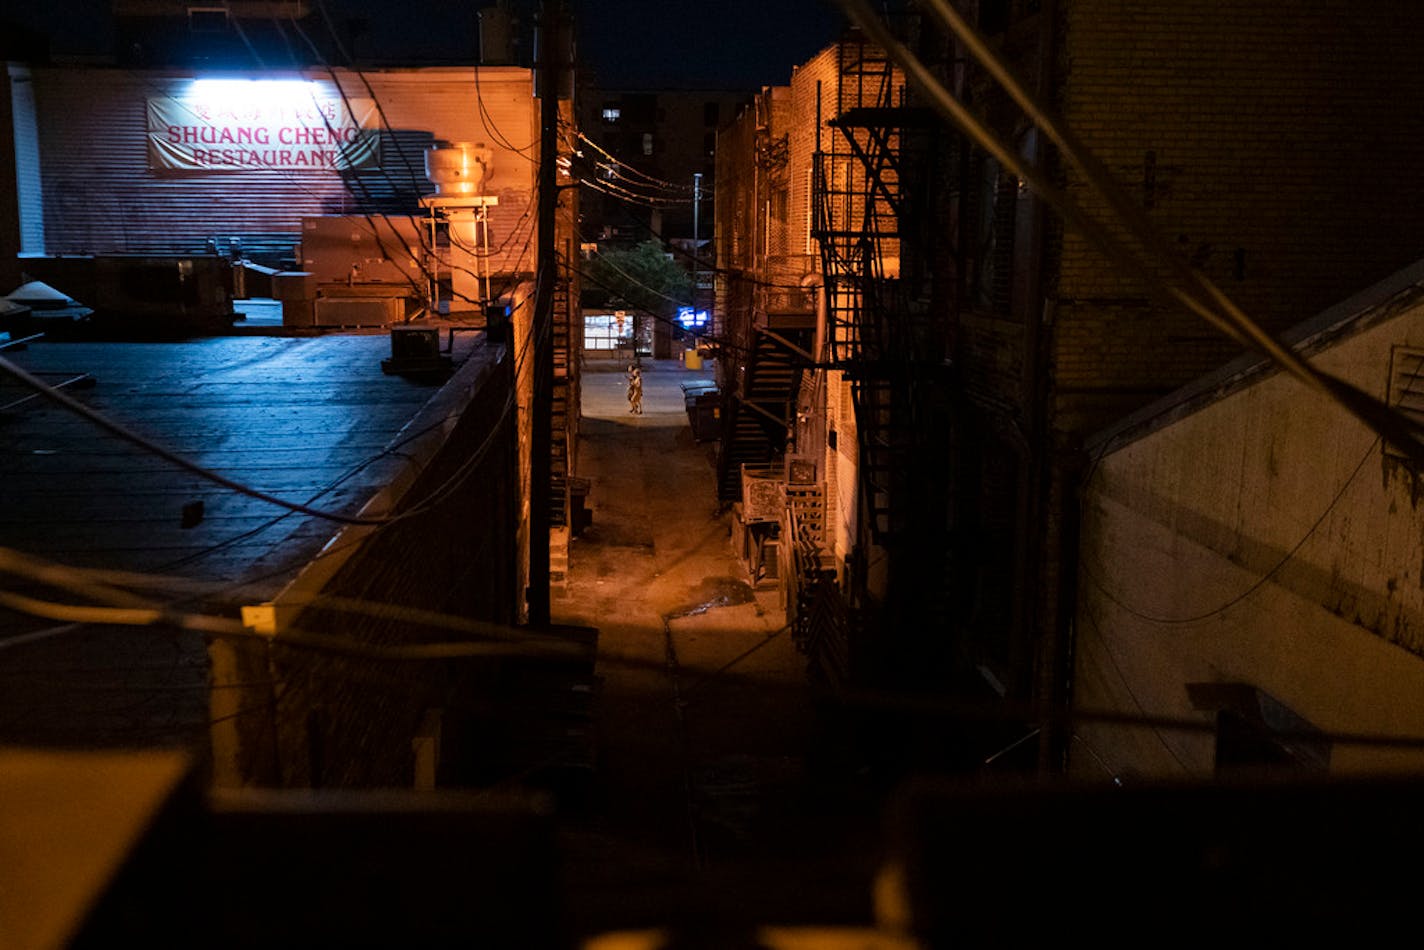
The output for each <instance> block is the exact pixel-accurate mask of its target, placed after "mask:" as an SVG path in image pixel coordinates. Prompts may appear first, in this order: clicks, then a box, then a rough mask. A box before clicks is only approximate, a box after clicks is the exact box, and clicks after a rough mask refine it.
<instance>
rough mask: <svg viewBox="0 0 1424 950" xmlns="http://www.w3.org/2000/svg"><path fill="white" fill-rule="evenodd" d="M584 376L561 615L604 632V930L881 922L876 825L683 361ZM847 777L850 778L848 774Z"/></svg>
mask: <svg viewBox="0 0 1424 950" xmlns="http://www.w3.org/2000/svg"><path fill="white" fill-rule="evenodd" d="M627 368H628V367H627V365H626V364H615V363H612V362H609V363H606V364H599V363H593V362H591V361H590V363H588V364H586V365H585V368H584V372H583V422H582V435H581V438H580V443H579V454H578V458H577V470H578V472H579V474H580V475H581V476H582V477H586V478H588V479H589V480H590V482H591V489H590V493H589V499H588V503H589V506H590V507H591V508H592V523H591V524H590V525H589V527H587V528H586V529H585V530H584V531H583V532H582V533H581V535H580V536H579V537H577V538H575V539H574V541H573V542H572V546H571V549H570V566H569V573H568V580H567V585H566V589H565V590H564V591H563V592H562V593H560V594H557V595H556V596H555V599H554V603H553V612H554V615H555V619H556V621H557V622H561V623H568V624H580V625H587V626H592V627H597V628H598V629H599V631H600V634H599V658H598V665H597V673H598V678H599V694H598V697H597V701H596V709H597V717H596V722H597V726H596V730H597V734H596V738H595V749H596V756H597V767H596V769H595V779H594V783H593V789H592V790H591V793H590V796H589V801H588V813H587V815H586V816H585V820H584V821H583V822H581V823H580V824H579V826H578V828H577V830H576V831H575V832H574V833H573V834H572V836H571V838H570V841H569V842H568V843H567V845H566V848H565V853H566V854H567V855H568V862H569V874H570V893H571V898H572V904H573V906H572V908H571V910H572V912H573V914H574V916H575V919H576V923H577V924H580V925H582V928H583V929H585V930H586V931H587V930H590V929H591V930H599V929H607V928H610V927H617V926H622V925H626V924H628V923H629V922H634V921H641V922H642V923H644V924H646V923H647V922H648V910H649V908H651V907H660V908H664V909H666V910H667V912H668V913H669V914H670V915H672V916H674V917H676V916H679V915H681V916H684V917H687V918H689V919H691V918H702V919H703V922H705V918H707V917H709V915H710V916H713V917H716V918H719V919H722V920H724V921H725V920H726V919H728V916H729V915H730V916H731V917H733V918H735V917H737V916H743V915H745V916H752V917H759V918H760V919H762V920H764V921H765V920H775V919H778V917H785V916H786V915H790V917H791V918H795V917H797V916H802V915H804V916H807V917H809V918H811V919H815V920H818V921H820V922H829V921H839V922H845V923H855V922H859V921H861V920H865V919H868V914H869V893H870V887H869V875H870V872H871V870H872V868H871V867H870V855H869V853H868V850H869V849H868V848H867V847H866V846H865V842H866V840H867V834H868V832H869V830H870V827H869V826H870V825H872V824H873V821H867V820H866V818H867V816H866V815H865V813H864V811H863V810H861V811H860V812H859V813H858V814H855V815H853V816H849V817H848V812H851V811H854V810H855V808H854V806H853V805H852V804H850V803H848V802H847V801H845V800H844V799H843V798H840V797H837V795H836V794H832V793H829V792H828V791H827V789H828V788H829V787H831V786H828V785H826V783H824V782H823V781H822V780H821V776H819V775H818V774H817V769H818V767H819V766H818V764H817V759H816V756H817V752H816V750H817V749H818V748H819V747H820V741H819V739H818V728H817V721H816V720H817V717H816V715H815V710H814V707H813V704H812V701H811V694H810V691H809V690H808V688H807V684H806V678H805V658H804V657H803V656H802V655H801V654H800V653H798V651H797V650H796V648H795V645H794V643H793V641H792V639H791V636H790V634H789V632H788V631H787V629H786V627H785V613H784V610H783V609H782V607H781V604H780V602H779V595H778V593H777V592H776V591H775V590H774V589H756V588H754V587H753V585H752V584H751V583H750V582H749V578H748V577H747V575H746V573H745V571H744V569H743V568H742V565H741V563H740V561H739V559H738V558H736V557H735V556H734V555H733V552H732V548H731V541H730V520H729V519H730V516H729V514H728V513H726V512H724V511H722V510H720V508H719V505H718V502H717V497H716V487H715V480H714V470H713V447H712V444H711V443H706V444H698V443H697V442H695V441H694V439H693V433H692V430H691V427H690V425H689V420H688V417H687V413H686V411H685V408H684V402H683V384H685V383H691V382H698V381H708V380H711V378H712V372H711V369H710V367H709V368H708V369H706V370H703V371H693V370H687V369H685V368H684V366H683V364H682V363H680V362H676V361H648V360H644V361H643V362H642V374H643V413H642V414H641V415H638V414H634V413H631V412H630V411H629V408H630V407H629V403H628V399H627V396H626V391H627V379H626V371H627ZM832 785H834V783H832Z"/></svg>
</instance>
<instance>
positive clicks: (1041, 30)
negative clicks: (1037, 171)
mask: <svg viewBox="0 0 1424 950" xmlns="http://www.w3.org/2000/svg"><path fill="white" fill-rule="evenodd" d="M1038 17H1039V27H1038V50H1037V58H1038V71H1037V75H1036V76H1035V83H1034V95H1035V97H1036V98H1037V99H1038V100H1039V101H1040V102H1051V101H1052V97H1053V95H1054V94H1055V92H1056V90H1057V70H1056V64H1055V57H1056V55H1057V49H1058V47H1057V31H1058V0H1044V2H1043V4H1042V6H1041V7H1040V9H1039V12H1038ZM1033 152H1034V154H1032V155H1031V156H1029V158H1030V161H1031V163H1032V164H1033V166H1034V167H1039V168H1041V167H1043V165H1044V163H1045V159H1046V158H1048V157H1049V152H1048V149H1047V148H1046V147H1045V145H1044V140H1043V135H1042V134H1041V133H1039V134H1036V135H1034V136H1033ZM1032 222H1033V223H1032V228H1033V240H1032V242H1031V244H1030V250H1029V255H1030V257H1029V260H1028V267H1029V278H1028V282H1027V288H1026V289H1027V291H1028V292H1027V293H1026V294H1025V308H1026V310H1027V312H1026V313H1025V314H1024V317H1025V320H1024V330H1025V340H1024V351H1025V355H1026V360H1025V366H1024V370H1025V379H1026V381H1027V383H1026V392H1025V396H1026V397H1027V398H1026V399H1025V405H1026V406H1027V408H1028V413H1027V418H1026V419H1025V423H1026V425H1027V429H1028V431H1027V433H1026V434H1027V437H1028V444H1029V445H1030V446H1031V447H1032V448H1031V453H1030V460H1031V468H1030V472H1029V474H1028V479H1029V491H1028V496H1029V497H1028V499H1027V505H1026V507H1027V510H1026V511H1025V517H1026V520H1025V521H1024V522H1023V523H1024V524H1025V525H1046V524H1047V523H1048V519H1047V517H1046V516H1049V515H1051V514H1052V513H1053V511H1054V508H1055V493H1054V485H1055V482H1057V483H1058V489H1059V490H1058V493H1057V498H1056V507H1057V508H1058V511H1059V514H1060V516H1061V517H1060V521H1059V535H1058V538H1057V544H1056V547H1055V549H1054V550H1051V551H1050V550H1049V546H1048V538H1047V537H1046V536H1045V535H1043V534H1039V535H1038V536H1037V538H1038V543H1037V544H1035V545H1034V546H1033V547H1032V549H1031V550H1032V554H1031V556H1030V557H1029V558H1027V559H1025V560H1026V564H1025V566H1024V576H1022V577H1021V578H1020V587H1019V589H1020V590H1036V589H1042V587H1041V584H1040V582H1041V581H1042V579H1043V576H1044V568H1045V567H1046V566H1047V565H1048V564H1050V563H1051V562H1052V561H1053V560H1054V559H1055V555H1056V558H1057V560H1058V562H1059V564H1060V570H1059V572H1058V581H1057V584H1058V586H1057V590H1056V591H1055V592H1054V593H1056V597H1055V596H1050V597H1047V598H1042V599H1040V598H1034V599H1032V600H1030V601H1029V603H1030V605H1031V607H1030V616H1029V617H1028V619H1027V624H1026V626H1027V628H1028V630H1029V631H1030V632H1037V633H1038V634H1039V635H1040V636H1041V640H1040V641H1039V643H1038V649H1037V650H1036V651H1035V653H1034V667H1035V675H1034V681H1033V699H1034V700H1035V701H1036V702H1038V703H1039V704H1041V705H1043V706H1045V707H1047V708H1048V709H1049V710H1050V711H1051V710H1054V709H1061V708H1063V707H1065V706H1066V705H1067V703H1068V701H1069V689H1068V681H1069V679H1070V678H1071V675H1072V670H1071V668H1069V667H1068V666H1067V665H1066V664H1067V663H1068V662H1071V660H1067V659H1065V658H1068V657H1071V643H1072V616H1073V615H1072V607H1071V606H1070V605H1071V604H1072V603H1074V602H1075V596H1074V595H1075V589H1074V588H1075V585H1076V583H1077V572H1078V560H1077V546H1076V545H1077V534H1078V532H1077V523H1078V515H1077V504H1078V497H1077V485H1076V480H1075V479H1073V478H1071V476H1070V466H1067V465H1064V464H1062V463H1063V461H1066V455H1065V454H1064V453H1062V452H1061V451H1060V446H1058V445H1055V444H1054V443H1053V432H1052V414H1051V411H1050V407H1049V399H1050V398H1051V393H1050V388H1049V381H1048V370H1049V367H1050V352H1049V351H1050V348H1051V346H1052V344H1053V330H1054V321H1055V317H1056V315H1057V302H1056V301H1055V300H1054V299H1053V298H1052V297H1051V296H1050V295H1049V293H1048V292H1047V290H1046V287H1045V285H1046V284H1047V279H1046V275H1045V269H1046V262H1047V261H1048V260H1049V259H1050V255H1049V253H1048V251H1049V247H1048V244H1049V241H1050V239H1051V233H1052V232H1051V229H1050V228H1049V227H1048V223H1049V222H1048V212H1047V209H1046V208H1045V206H1044V203H1043V201H1042V200H1041V199H1039V198H1037V197H1035V198H1034V208H1033V219H1032ZM1039 725H1040V731H1039V742H1038V772H1039V774H1041V775H1044V774H1049V773H1053V772H1058V771H1062V770H1064V769H1065V768H1066V766H1067V761H1066V756H1067V749H1068V741H1067V734H1066V732H1065V727H1064V726H1063V724H1062V720H1058V719H1054V718H1053V717H1051V716H1050V717H1048V718H1046V719H1045V720H1044V721H1043V722H1041V723H1040V724H1039Z"/></svg>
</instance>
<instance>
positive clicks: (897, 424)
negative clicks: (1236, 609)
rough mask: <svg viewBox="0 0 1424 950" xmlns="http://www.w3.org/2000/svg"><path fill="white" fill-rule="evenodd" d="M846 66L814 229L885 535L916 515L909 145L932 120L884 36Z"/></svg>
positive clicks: (855, 51)
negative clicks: (906, 251) (905, 89)
mask: <svg viewBox="0 0 1424 950" xmlns="http://www.w3.org/2000/svg"><path fill="white" fill-rule="evenodd" d="M840 66H841V77H840V86H839V91H838V97H837V112H836V115H835V117H834V118H832V119H831V120H830V121H828V122H827V123H826V125H827V126H828V127H829V128H830V129H831V132H830V142H829V143H828V146H829V147H828V148H826V149H824V150H821V151H818V153H817V155H816V160H815V165H814V171H813V175H814V178H813V202H814V203H813V225H812V233H813V235H814V236H815V237H816V238H817V240H818V241H819V243H820V248H821V264H822V273H823V275H824V278H825V292H826V306H827V325H828V331H829V342H830V346H831V354H830V355H831V360H832V362H833V364H834V365H835V366H836V367H837V368H839V369H841V370H842V371H843V372H844V373H845V375H846V377H847V378H848V379H849V380H850V382H851V393H852V398H853V401H854V407H855V421H856V429H857V433H858V437H859V452H860V464H859V468H860V485H861V491H862V493H863V499H864V503H865V506H866V510H867V511H868V513H869V515H870V525H871V529H872V532H873V535H874V537H875V539H876V540H877V541H878V542H880V543H882V544H885V543H890V542H893V541H894V540H895V538H896V536H897V535H898V534H900V533H901V532H902V531H903V529H904V527H905V525H906V524H907V522H908V520H909V519H911V518H913V517H915V514H914V512H913V511H910V510H907V500H908V497H909V494H910V493H909V492H908V491H907V489H906V486H905V482H904V479H905V473H906V472H907V471H908V470H909V467H910V464H911V461H912V458H911V455H912V453H913V451H914V447H915V445H914V444H915V437H914V432H915V428H916V427H915V425H914V420H913V418H912V417H911V415H910V413H911V412H913V407H914V400H913V399H912V398H911V390H912V388H913V379H914V372H915V371H914V367H913V364H914V363H915V361H916V360H917V359H920V358H921V356H922V354H923V352H924V350H925V347H924V346H923V342H924V341H925V340H926V339H927V338H928V337H927V336H926V335H925V334H926V333H927V332H929V331H928V330H927V325H926V318H925V315H924V312H923V308H920V307H916V306H912V305H911V303H910V300H909V297H910V294H909V292H908V291H907V288H906V287H905V285H904V283H903V282H902V281H901V279H900V275H899V273H898V262H899V260H900V242H901V239H902V237H903V235H902V234H901V230H900V222H902V221H903V220H905V219H906V215H905V207H904V202H905V200H906V197H905V194H904V192H903V190H902V188H901V183H902V180H903V175H902V168H901V152H902V147H903V143H904V140H905V135H906V132H907V130H908V129H910V128H913V127H920V126H923V125H926V124H928V123H929V122H931V121H932V120H931V118H930V117H929V115H928V114H927V113H926V112H924V110H918V109H910V108H905V107H904V106H901V105H897V104H896V103H895V99H896V96H897V93H896V86H895V82H894V80H895V75H894V72H893V68H892V66H891V64H890V63H889V61H888V60H887V59H886V58H885V56H884V54H883V53H881V52H880V51H879V50H878V49H877V48H876V47H874V46H873V45H872V44H869V43H855V42H847V43H844V44H842V48H841V54H840ZM892 262H894V263H893V264H892Z"/></svg>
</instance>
